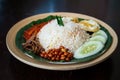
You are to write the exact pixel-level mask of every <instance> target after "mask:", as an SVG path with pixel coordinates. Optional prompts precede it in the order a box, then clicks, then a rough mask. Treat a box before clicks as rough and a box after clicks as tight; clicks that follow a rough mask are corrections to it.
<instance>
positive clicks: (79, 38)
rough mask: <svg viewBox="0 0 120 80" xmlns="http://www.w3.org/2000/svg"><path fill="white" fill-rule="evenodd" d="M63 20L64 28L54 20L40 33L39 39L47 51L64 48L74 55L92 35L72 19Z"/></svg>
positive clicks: (65, 18)
mask: <svg viewBox="0 0 120 80" xmlns="http://www.w3.org/2000/svg"><path fill="white" fill-rule="evenodd" d="M62 19H63V22H64V26H59V25H58V23H57V20H52V21H51V22H49V23H48V24H46V25H45V26H44V27H43V28H42V29H41V30H40V31H39V33H38V34H37V37H38V38H39V42H40V44H41V45H42V46H43V48H44V49H45V50H49V49H52V48H58V47H60V46H64V47H66V48H68V49H69V50H70V51H71V52H73V53H74V52H75V51H76V50H77V49H78V48H79V47H80V46H81V45H82V44H83V43H84V42H85V41H86V40H87V39H88V38H89V37H90V35H89V34H88V33H86V32H85V31H84V30H82V29H81V26H80V25H78V23H74V22H73V21H71V18H69V17H64V18H62Z"/></svg>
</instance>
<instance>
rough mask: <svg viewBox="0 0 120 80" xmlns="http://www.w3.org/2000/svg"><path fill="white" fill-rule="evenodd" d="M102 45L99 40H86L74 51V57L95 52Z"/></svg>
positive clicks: (83, 56)
mask: <svg viewBox="0 0 120 80" xmlns="http://www.w3.org/2000/svg"><path fill="white" fill-rule="evenodd" d="M103 47H104V45H103V43H102V42H100V41H88V42H86V43H85V44H83V45H82V46H81V47H80V48H78V49H77V50H76V52H75V53H74V58H76V59H82V58H85V57H89V56H92V55H95V54H97V53H98V52H99V51H101V50H102V48H103Z"/></svg>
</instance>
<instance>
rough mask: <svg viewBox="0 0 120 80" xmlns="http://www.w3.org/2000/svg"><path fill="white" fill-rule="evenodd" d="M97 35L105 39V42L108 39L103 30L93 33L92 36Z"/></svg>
mask: <svg viewBox="0 0 120 80" xmlns="http://www.w3.org/2000/svg"><path fill="white" fill-rule="evenodd" d="M97 35H101V36H103V37H105V38H106V40H107V38H108V36H107V34H106V33H105V32H104V31H103V30H99V31H97V32H95V33H94V34H93V35H92V36H97Z"/></svg>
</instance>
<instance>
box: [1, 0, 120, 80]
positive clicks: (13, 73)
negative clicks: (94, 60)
mask: <svg viewBox="0 0 120 80" xmlns="http://www.w3.org/2000/svg"><path fill="white" fill-rule="evenodd" d="M119 3H120V0H0V80H50V79H51V80H73V79H74V80H88V79H89V80H120V50H119V46H120V45H119V44H118V47H117V49H116V50H115V52H114V53H113V54H112V55H111V57H110V58H109V59H107V60H106V61H104V62H102V63H100V64H98V65H95V66H92V67H89V68H85V69H81V70H73V71H52V70H44V69H38V68H35V67H31V66H29V65H26V64H24V63H22V62H20V61H18V60H17V59H15V58H14V57H13V56H12V55H11V54H10V52H9V51H8V49H7V47H6V43H5V39H6V35H7V32H8V31H9V29H10V28H11V27H12V26H13V25H14V24H15V23H17V22H18V21H20V20H22V19H24V18H26V17H29V16H32V15H36V14H40V13H48V12H74V13H82V14H86V15H90V16H93V17H96V18H98V19H100V20H102V21H104V22H106V23H107V24H109V25H110V26H111V27H112V28H113V29H114V30H115V31H116V33H117V34H118V37H119V34H120V33H119V32H120V4H119ZM11 36H12V35H11Z"/></svg>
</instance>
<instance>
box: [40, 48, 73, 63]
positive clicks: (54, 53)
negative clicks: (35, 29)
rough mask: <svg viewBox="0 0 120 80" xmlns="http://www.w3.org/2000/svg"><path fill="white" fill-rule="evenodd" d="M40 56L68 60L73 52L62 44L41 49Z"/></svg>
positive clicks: (53, 59) (54, 59)
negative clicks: (44, 49) (56, 47)
mask: <svg viewBox="0 0 120 80" xmlns="http://www.w3.org/2000/svg"><path fill="white" fill-rule="evenodd" d="M40 56H41V57H43V58H46V59H48V60H51V61H60V60H63V61H70V60H71V59H72V58H73V53H71V52H69V50H68V49H67V48H65V47H64V46H60V47H59V48H58V49H50V50H48V51H43V52H42V53H40Z"/></svg>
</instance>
